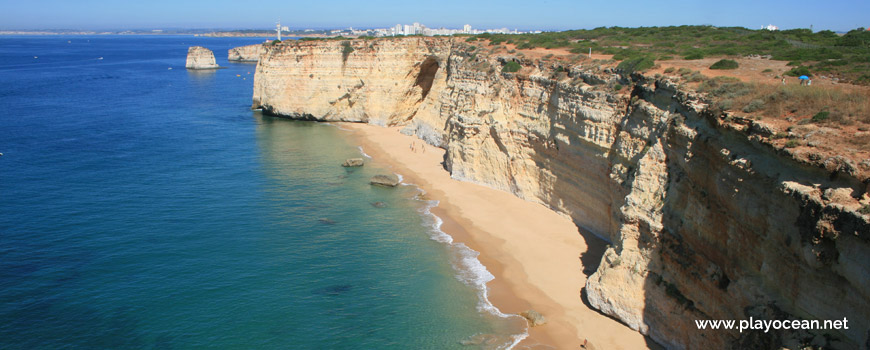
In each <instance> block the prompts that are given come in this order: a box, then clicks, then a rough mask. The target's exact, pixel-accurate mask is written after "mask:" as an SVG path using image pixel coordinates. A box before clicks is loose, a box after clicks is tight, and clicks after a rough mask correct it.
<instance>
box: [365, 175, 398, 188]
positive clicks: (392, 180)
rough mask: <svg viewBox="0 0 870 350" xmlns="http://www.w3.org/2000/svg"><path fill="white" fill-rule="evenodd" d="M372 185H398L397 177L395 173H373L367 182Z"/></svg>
mask: <svg viewBox="0 0 870 350" xmlns="http://www.w3.org/2000/svg"><path fill="white" fill-rule="evenodd" d="M369 183H370V184H372V185H377V186H387V187H396V186H398V185H399V177H398V176H396V175H395V174H390V175H375V176H372V179H371V180H370V182H369Z"/></svg>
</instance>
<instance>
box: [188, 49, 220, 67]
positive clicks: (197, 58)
mask: <svg viewBox="0 0 870 350" xmlns="http://www.w3.org/2000/svg"><path fill="white" fill-rule="evenodd" d="M185 67H187V69H216V68H220V66H218V65H217V63H216V62H215V60H214V52H211V50H209V49H206V48H204V47H202V46H191V47H190V48H189V49H187V64H185Z"/></svg>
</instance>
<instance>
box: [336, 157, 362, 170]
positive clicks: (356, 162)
mask: <svg viewBox="0 0 870 350" xmlns="http://www.w3.org/2000/svg"><path fill="white" fill-rule="evenodd" d="M363 164H365V162H364V161H363V159H362V158H348V159H345V160H344V163H341V166H343V167H346V168H348V167H358V166H363Z"/></svg>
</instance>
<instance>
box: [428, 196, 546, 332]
mask: <svg viewBox="0 0 870 350" xmlns="http://www.w3.org/2000/svg"><path fill="white" fill-rule="evenodd" d="M417 190H418V191H420V195H419V196H418V198H420V197H422V196H423V195H425V194H426V192H425V191H423V190H422V189H420V188H417ZM420 201H422V202H424V203H425V205H424V206H423V207H422V208H420V209H419V211H420V213H421V214H423V220H424V225H427V226H428V227H429V235H430V238H431V239H432V240H434V241H436V242H440V243H443V244H445V245H447V246H448V247H449V248H450V251H451V253H452V254H453V258H452V259H451V261H450V264H451V265H452V266H453V269H454V270H456V279H458V280H459V281H460V282H462V283H464V284H466V285H468V286H471V287H472V288H474V289H475V291H477V297H478V303H477V310H478V311H479V312H481V313H484V312H485V313H489V314H491V315H494V316H497V317H501V318H513V317H519V318H522V316H520V315H516V314H506V313H503V312H501V310H499V309H498V308H497V307H495V305H493V304H492V302H491V301H490V300H489V290H488V289H487V287H486V284H487V283H488V282H489V281H492V280H494V279H495V276H493V274H492V273H491V272H489V270H487V268H486V266H484V265H483V263H481V262H480V260H479V259H478V256H480V253H479V252H477V251H475V250H474V249H471V248H469V247H468V246H467V245H465V244H464V243H461V242H459V243H456V242H454V241H453V236H450V235H449V234H447V233H446V232H444V231H442V230H441V225H443V224H444V220H442V219H441V218H440V217H438V215H435V214H434V213H432V208H434V207H437V206H438V204H439V203H440V202H439V201H437V200H422V199H421V200H420ZM528 336H529V333H528V328H526V330H525V331H523V333H520V334H513V335H511V343H510V344H505V345H504V346H500V347H499V348H500V349H513V347H514V346H516V345H517V344H519V343H520V342H521V341H522V340H523V339H525V338H526V337H528Z"/></svg>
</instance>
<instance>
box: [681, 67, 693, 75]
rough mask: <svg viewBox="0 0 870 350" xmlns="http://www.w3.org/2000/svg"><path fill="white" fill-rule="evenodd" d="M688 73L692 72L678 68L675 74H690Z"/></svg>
mask: <svg viewBox="0 0 870 350" xmlns="http://www.w3.org/2000/svg"><path fill="white" fill-rule="evenodd" d="M690 73H692V70H691V69H689V68H685V67H683V68H680V69H679V70H678V71H677V74H679V75H686V74H690Z"/></svg>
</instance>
